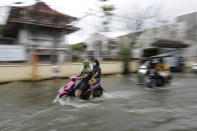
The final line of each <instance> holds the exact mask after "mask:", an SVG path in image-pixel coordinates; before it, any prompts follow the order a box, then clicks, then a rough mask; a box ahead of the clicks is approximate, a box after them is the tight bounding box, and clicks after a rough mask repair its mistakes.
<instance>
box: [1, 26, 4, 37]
mask: <svg viewBox="0 0 197 131" xmlns="http://www.w3.org/2000/svg"><path fill="white" fill-rule="evenodd" d="M3 27H4V25H0V35H1V33H2V30H3Z"/></svg>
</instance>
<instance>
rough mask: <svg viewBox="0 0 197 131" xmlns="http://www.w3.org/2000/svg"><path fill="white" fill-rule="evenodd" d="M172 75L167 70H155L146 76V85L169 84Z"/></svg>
mask: <svg viewBox="0 0 197 131" xmlns="http://www.w3.org/2000/svg"><path fill="white" fill-rule="evenodd" d="M170 80H171V75H170V74H167V73H165V72H156V71H155V72H154V73H152V74H149V75H148V76H147V78H146V86H147V87H149V88H154V87H162V86H165V85H166V84H169V83H170Z"/></svg>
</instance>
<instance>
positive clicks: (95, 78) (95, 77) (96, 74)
mask: <svg viewBox="0 0 197 131" xmlns="http://www.w3.org/2000/svg"><path fill="white" fill-rule="evenodd" d="M99 65H100V64H99V61H98V60H94V67H93V71H92V78H91V82H90V87H91V94H90V97H89V99H92V98H93V97H94V96H93V93H94V88H95V86H96V85H97V84H98V83H99V82H100V81H101V68H100V66H99Z"/></svg>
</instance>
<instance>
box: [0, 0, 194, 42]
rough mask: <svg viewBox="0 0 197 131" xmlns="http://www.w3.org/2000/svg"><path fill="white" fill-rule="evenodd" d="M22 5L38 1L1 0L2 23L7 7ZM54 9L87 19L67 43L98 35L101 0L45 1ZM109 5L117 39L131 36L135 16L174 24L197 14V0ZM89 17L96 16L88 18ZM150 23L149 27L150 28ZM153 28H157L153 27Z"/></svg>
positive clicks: (125, 0)
mask: <svg viewBox="0 0 197 131" xmlns="http://www.w3.org/2000/svg"><path fill="white" fill-rule="evenodd" d="M19 1H20V2H23V5H30V4H33V3H34V2H35V0H0V16H1V17H0V22H1V23H2V22H4V19H5V17H4V16H5V15H4V14H5V13H6V10H5V9H4V6H8V5H13V3H14V2H19ZM42 1H43V2H45V3H46V4H48V5H49V6H50V7H52V8H53V9H55V10H57V11H59V12H62V13H65V14H69V15H71V16H75V17H78V18H81V17H84V16H86V17H84V18H83V19H80V21H77V22H75V23H74V25H75V26H78V27H80V28H81V30H80V31H78V32H76V33H73V34H71V35H70V36H69V37H68V42H69V43H71V44H73V43H77V42H81V41H84V40H86V39H87V38H88V36H89V35H90V34H92V33H94V32H96V31H98V30H99V29H100V28H101V26H100V23H101V21H102V19H101V18H100V17H99V16H100V15H101V14H100V13H97V14H94V13H95V12H98V11H99V8H98V6H100V5H101V4H100V2H98V0H42ZM108 3H109V4H113V5H114V6H115V8H116V10H115V11H114V14H115V16H114V17H113V21H112V22H111V25H110V27H111V32H110V33H107V34H106V35H108V36H117V35H121V34H125V33H126V32H128V30H126V22H127V21H128V18H133V17H135V15H136V14H139V13H142V12H149V14H150V15H151V13H152V14H154V15H157V18H159V19H162V20H171V19H172V18H175V17H176V16H179V15H183V14H187V13H191V12H196V11H197V0H110V1H109V2H108ZM87 14H94V15H88V16H87ZM151 24H152V23H150V24H149V25H151ZM152 25H154V24H152Z"/></svg>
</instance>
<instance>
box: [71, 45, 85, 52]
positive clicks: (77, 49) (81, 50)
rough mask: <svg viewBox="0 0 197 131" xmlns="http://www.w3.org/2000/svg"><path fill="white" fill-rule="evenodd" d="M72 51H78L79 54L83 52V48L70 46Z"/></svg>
mask: <svg viewBox="0 0 197 131" xmlns="http://www.w3.org/2000/svg"><path fill="white" fill-rule="evenodd" d="M72 50H73V51H80V52H83V51H84V48H83V46H82V45H80V44H76V45H72Z"/></svg>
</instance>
